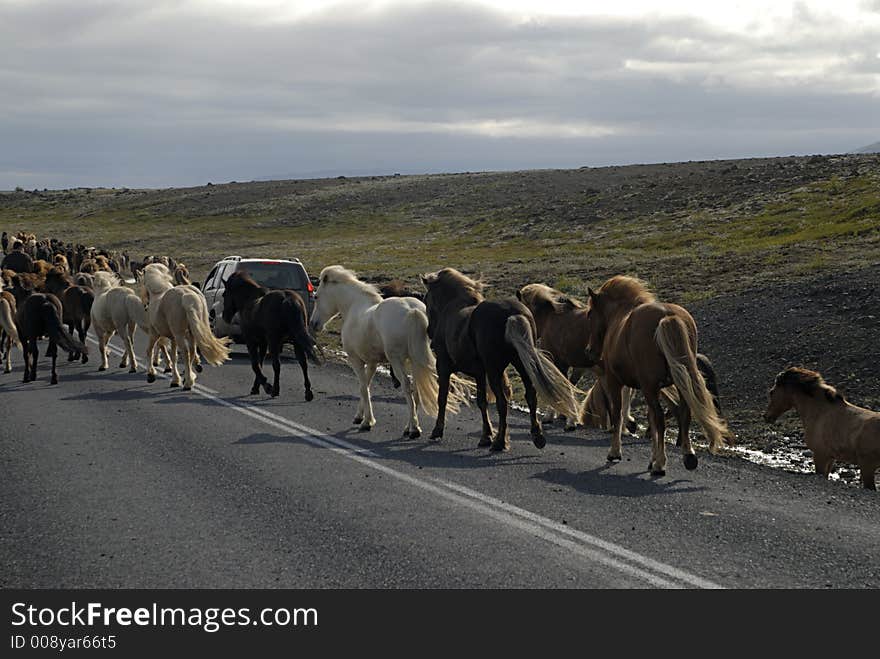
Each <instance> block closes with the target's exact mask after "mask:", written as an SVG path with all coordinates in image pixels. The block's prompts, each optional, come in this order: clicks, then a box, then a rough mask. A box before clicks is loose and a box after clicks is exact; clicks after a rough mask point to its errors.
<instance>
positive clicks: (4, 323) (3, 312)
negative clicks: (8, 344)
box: [0, 298, 21, 348]
mask: <svg viewBox="0 0 880 659" xmlns="http://www.w3.org/2000/svg"><path fill="white" fill-rule="evenodd" d="M0 327H2V328H3V329H4V330H6V334H7V335H8V336H9V338H11V339H12V343H14V344H15V345H16V346H18V347H19V348H20V347H21V339H20V338H19V337H18V328H16V327H15V321H14V320H13V319H12V308H11V307H10V306H9V302H7V301H6V300H4V299H2V298H0Z"/></svg>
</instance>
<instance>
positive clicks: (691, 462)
mask: <svg viewBox="0 0 880 659" xmlns="http://www.w3.org/2000/svg"><path fill="white" fill-rule="evenodd" d="M684 468H685V469H687V470H688V471H693V470H694V469H696V468H697V456H695V455H694V454H693V453H685V456H684Z"/></svg>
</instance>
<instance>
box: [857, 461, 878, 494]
mask: <svg viewBox="0 0 880 659" xmlns="http://www.w3.org/2000/svg"><path fill="white" fill-rule="evenodd" d="M875 471H877V463H875V462H871V461H870V460H862V461H860V462H859V478H860V479H861V481H862V487H863V488H865V489H866V490H876V489H877V484H876V483H875V482H874V472H875Z"/></svg>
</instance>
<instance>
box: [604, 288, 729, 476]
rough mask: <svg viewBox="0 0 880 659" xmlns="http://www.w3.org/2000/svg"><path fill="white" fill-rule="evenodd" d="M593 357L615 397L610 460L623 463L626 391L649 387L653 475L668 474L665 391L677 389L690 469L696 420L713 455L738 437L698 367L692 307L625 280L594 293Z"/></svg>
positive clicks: (693, 464) (683, 443) (681, 432)
mask: <svg viewBox="0 0 880 659" xmlns="http://www.w3.org/2000/svg"><path fill="white" fill-rule="evenodd" d="M589 292H590V311H589V316H588V322H589V325H590V342H589V347H588V351H589V355H590V358H591V359H592V360H593V362H594V363H596V364H600V365H601V366H602V384H603V386H604V387H605V391H606V392H607V393H608V399H609V400H608V402H609V405H610V408H611V418H612V419H613V421H614V430H613V435H612V440H611V449H610V450H609V452H608V460H609V461H617V460H620V459H621V445H620V439H621V437H620V436H621V430H622V425H623V424H622V403H621V391H622V389H623V387H631V388H633V389H641V390H642V393H643V394H644V396H645V402H646V403H647V406H648V425H649V429H650V432H651V445H652V451H651V462H650V463H649V464H648V469H649V471H650V472H651V473H652V474H654V475H657V476H662V475H664V474H665V473H666V442H665V441H664V433H665V430H666V426H665V418H664V414H663V408H662V406H661V405H660V391H661V390H662V389H663V388H664V387H668V386H670V385H673V384H674V385H675V387H676V389H677V391H678V394H679V397H680V404H679V405H678V407H677V410H676V412H677V417H678V438H679V441H680V443H681V447H682V454H683V460H684V466H685V468H686V469H696V468H697V456H696V454H695V453H694V449H693V446H691V440H690V434H689V432H688V431H689V429H690V422H691V414H693V416H694V417H696V420H697V421H698V422H699V423H700V425H701V426H702V427H703V431H704V432H705V434H706V436H707V437H708V439H709V450H710V451H711V452H712V453H715V452H717V451H718V449H719V448H720V447H721V444H722V443H723V441H724V440H725V439H729V438H730V433H729V431H728V429H727V425H726V424H725V422H724V420H723V419H721V417H719V416H718V413H717V412H716V411H715V404H714V402H713V400H712V394H711V393H710V392H709V390H708V389H707V388H706V382H705V380H704V379H703V376H702V375H701V374H700V370H699V368H698V367H697V357H696V354H697V325H696V323H695V322H694V319H693V317H692V316H691V315H690V313H688V311H687V310H686V309H684V308H683V307H680V306H678V305H677V304H669V303H664V302H658V301H657V299H656V298H655V297H654V295H653V294H652V293H651V292H650V291H649V290H648V288H647V287H646V286H645V284H644V283H642V282H641V281H639V280H638V279H635V278H633V277H626V276H623V275H618V276H616V277H612V278H611V279H609V280H608V281H606V282H605V283H604V284H603V285H602V287H601V288H600V289H599V290H598V291H596V292H594V291H593V290H592V289H590V291H589Z"/></svg>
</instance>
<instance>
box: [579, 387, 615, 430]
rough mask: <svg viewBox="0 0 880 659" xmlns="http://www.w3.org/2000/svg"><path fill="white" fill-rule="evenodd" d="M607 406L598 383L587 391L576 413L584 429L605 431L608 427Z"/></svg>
mask: <svg viewBox="0 0 880 659" xmlns="http://www.w3.org/2000/svg"><path fill="white" fill-rule="evenodd" d="M609 416H610V414H609V412H608V405H607V404H606V401H605V393H604V390H603V389H602V385H601V383H599V382H598V381H597V382H596V383H595V384H594V385H593V386H592V387H590V388H589V389H588V390H587V395H586V396H585V397H584V400H583V402H582V403H581V406H580V410H579V411H578V419H579V420H580V423H581V425H582V426H584V427H585V428H601V429H602V430H607V429H608V426H609V423H608V421H609V418H608V417H609Z"/></svg>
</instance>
